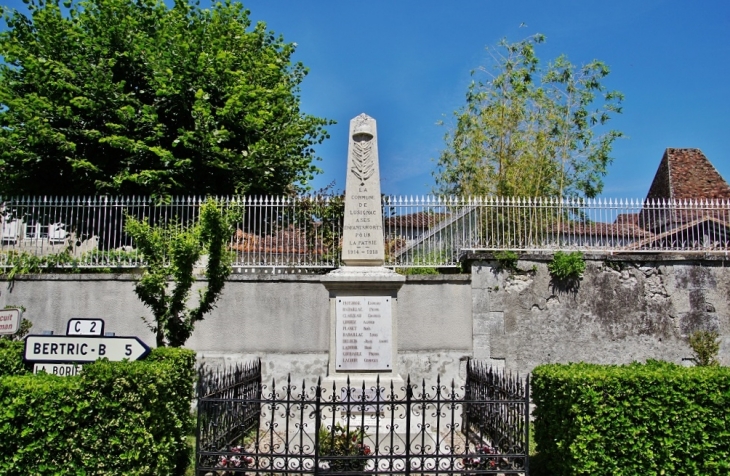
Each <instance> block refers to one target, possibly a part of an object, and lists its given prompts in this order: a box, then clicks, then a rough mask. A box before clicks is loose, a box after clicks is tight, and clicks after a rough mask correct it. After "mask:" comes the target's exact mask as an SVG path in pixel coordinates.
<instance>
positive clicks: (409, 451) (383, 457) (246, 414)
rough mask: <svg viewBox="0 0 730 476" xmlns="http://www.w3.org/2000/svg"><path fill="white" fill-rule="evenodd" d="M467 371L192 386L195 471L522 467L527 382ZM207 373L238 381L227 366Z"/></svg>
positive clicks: (480, 369) (517, 470)
mask: <svg viewBox="0 0 730 476" xmlns="http://www.w3.org/2000/svg"><path fill="white" fill-rule="evenodd" d="M236 372H237V374H238V375H239V376H245V372H241V371H240V369H239V370H237V371H236ZM467 374H468V375H469V376H468V377H467V382H466V384H465V386H458V385H456V383H455V382H454V381H452V382H451V383H450V384H442V383H441V381H440V379H438V378H437V380H436V382H435V385H428V384H426V382H425V381H422V382H421V383H419V384H415V383H412V382H411V380H410V378H408V379H407V380H406V382H405V383H404V382H401V383H400V384H398V385H396V384H394V382H393V381H392V380H390V379H387V380H386V379H383V380H382V381H381V380H380V378H379V377H378V378H376V379H375V380H373V381H371V382H370V383H369V384H366V383H365V382H362V383H360V382H358V383H355V382H351V381H350V380H349V378H348V379H347V380H346V381H341V382H340V383H339V384H338V383H336V382H333V383H332V384H331V385H326V386H325V385H323V384H322V383H321V381H318V382H317V383H316V385H314V386H312V387H311V388H307V386H306V382H302V384H301V386H299V385H297V384H294V383H292V382H291V380H290V379H288V380H287V381H286V382H285V383H284V384H283V385H281V386H280V387H277V385H276V382H273V381H272V383H271V385H270V386H264V387H263V391H261V392H260V393H258V396H255V395H254V394H255V392H247V391H243V390H241V391H238V392H237V394H238V396H223V395H220V394H219V393H215V392H213V393H209V394H207V395H206V394H205V392H199V398H198V405H197V408H198V422H199V424H198V434H197V444H198V446H197V452H196V468H195V470H196V474H198V475H204V474H209V473H211V472H213V474H215V472H218V474H241V475H242V474H249V475H251V474H299V475H304V474H332V475H336V474H343V475H344V474H363V473H364V472H367V473H375V474H398V475H400V474H406V475H407V474H423V475H425V474H429V475H430V474H452V475H453V474H465V475H475V474H513V475H517V474H521V475H527V474H529V447H528V441H529V411H530V401H529V388H528V387H529V382H528V381H526V380H525V381H523V380H520V379H518V378H513V377H510V376H508V375H505V374H504V373H503V372H495V371H492V370H491V369H489V368H486V367H484V366H480V365H477V364H474V363H473V362H470V363H469V365H468V370H467ZM211 375H218V377H216V379H217V380H218V381H228V382H231V383H230V384H229V385H226V386H225V387H226V388H228V389H234V388H236V387H237V385H236V384H235V380H236V377H235V376H234V375H233V374H232V373H231V372H230V371H228V372H227V371H225V370H223V371H220V373H219V374H215V373H213V374H211ZM241 387H242V388H245V384H244V383H241ZM254 415H255V417H254ZM236 422H238V423H239V424H238V425H237V424H236ZM211 429H213V430H211ZM220 435H226V436H225V437H221V436H220Z"/></svg>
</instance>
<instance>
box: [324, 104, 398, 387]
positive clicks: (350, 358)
mask: <svg viewBox="0 0 730 476" xmlns="http://www.w3.org/2000/svg"><path fill="white" fill-rule="evenodd" d="M377 137H378V136H377V129H376V125H375V119H373V118H372V117H370V116H368V115H366V114H360V115H359V116H357V117H355V118H354V119H352V120H351V121H350V137H349V146H348V154H347V179H346V183H345V220H344V229H343V232H342V262H343V263H344V266H342V267H340V268H339V269H337V270H335V271H332V272H331V273H329V274H327V275H326V276H324V277H323V278H322V284H324V286H325V287H326V288H327V290H328V291H329V295H330V316H331V318H330V358H329V375H330V376H334V377H335V378H340V377H338V374H339V375H340V376H342V377H346V376H347V375H350V374H352V373H366V374H367V373H369V374H370V375H371V376H372V374H373V373H386V374H388V376H389V377H391V378H400V377H399V376H398V359H397V357H398V350H397V346H396V342H397V327H396V312H397V309H396V303H397V300H398V289H400V287H401V286H402V285H403V283H404V282H405V277H404V276H401V275H399V274H397V273H395V272H393V271H392V270H390V269H388V268H385V267H384V266H383V264H384V262H385V246H384V243H385V240H384V235H383V211H382V208H381V197H380V167H379V163H378V139H377ZM343 374H346V375H343Z"/></svg>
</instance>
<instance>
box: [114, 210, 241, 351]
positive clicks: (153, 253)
mask: <svg viewBox="0 0 730 476" xmlns="http://www.w3.org/2000/svg"><path fill="white" fill-rule="evenodd" d="M235 219H236V216H235V208H229V209H228V210H226V211H222V210H221V207H220V205H219V204H218V203H217V202H216V201H215V200H212V199H209V200H207V201H206V202H205V203H204V204H203V205H202V206H201V208H200V218H199V220H198V221H197V222H195V224H193V225H190V226H187V227H186V226H181V225H180V224H179V223H169V224H167V225H165V226H150V225H149V224H148V223H146V222H144V221H141V220H137V219H135V218H133V217H129V218H128V219H127V223H126V226H125V230H126V232H127V233H129V234H130V235H131V236H132V238H133V239H134V242H135V245H136V246H137V249H138V250H139V251H140V253H141V254H142V255H143V256H144V259H145V261H146V268H145V270H144V272H143V274H142V277H141V278H140V279H139V281H138V282H137V284H136V286H135V292H136V293H137V296H138V297H139V299H140V300H141V301H142V302H143V303H144V304H145V305H146V306H147V307H149V308H150V309H151V310H152V314H153V315H154V323H151V322H147V324H148V325H149V326H150V329H152V331H153V332H154V333H155V335H156V339H157V346H158V347H161V346H164V345H169V346H171V347H180V346H182V345H184V344H185V342H186V341H187V340H188V339H189V338H190V336H191V335H192V333H193V330H194V328H195V323H196V322H198V321H201V320H202V319H203V316H204V315H205V314H207V313H208V312H210V311H211V310H212V309H213V308H214V307H215V303H216V301H217V300H218V298H219V297H220V294H221V292H222V291H223V286H224V285H225V281H226V278H227V277H228V276H229V275H230V273H231V266H230V264H231V258H232V254H231V252H230V251H229V250H228V248H227V244H228V242H229V240H230V237H231V235H232V234H233V223H234V221H235ZM203 255H205V256H206V264H205V277H206V278H207V285H206V286H204V287H203V288H202V289H201V290H200V291H199V296H198V300H197V305H195V306H194V307H188V298H189V297H190V290H191V288H192V285H193V283H195V281H196V280H195V275H194V267H195V264H196V263H197V262H198V261H199V260H200V258H201V256H203Z"/></svg>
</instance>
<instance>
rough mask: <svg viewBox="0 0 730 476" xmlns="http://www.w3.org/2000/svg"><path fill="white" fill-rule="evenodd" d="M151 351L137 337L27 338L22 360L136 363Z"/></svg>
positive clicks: (43, 336) (44, 336)
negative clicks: (106, 360) (126, 360)
mask: <svg viewBox="0 0 730 476" xmlns="http://www.w3.org/2000/svg"><path fill="white" fill-rule="evenodd" d="M149 352H150V348H149V347H147V345H145V343H144V342H142V341H141V340H139V338H137V337H81V336H78V337H77V336H46V335H40V336H28V337H26V338H25V352H24V354H23V357H24V358H25V360H26V361H28V362H93V361H95V360H97V359H101V358H105V357H106V358H107V359H109V360H113V361H121V360H124V359H129V360H139V359H141V358H143V357H145V356H146V355H147V354H148V353H149Z"/></svg>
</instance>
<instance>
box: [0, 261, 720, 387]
mask: <svg viewBox="0 0 730 476" xmlns="http://www.w3.org/2000/svg"><path fill="white" fill-rule="evenodd" d="M488 258H489V257H487V256H485V257H482V258H480V257H478V256H477V257H475V260H474V261H473V262H472V267H471V270H472V272H471V275H469V274H464V275H438V276H428V275H427V276H408V277H407V280H406V283H405V284H404V285H403V287H402V288H401V289H400V291H399V292H398V303H397V306H398V312H397V334H396V335H397V346H398V359H399V362H398V366H399V368H400V369H401V374H402V376H403V377H405V376H406V374H410V375H411V377H412V378H415V379H421V378H425V379H427V380H430V381H432V380H433V379H434V378H435V375H436V374H437V373H438V374H439V375H441V377H442V379H445V380H447V381H448V380H450V379H451V378H457V379H459V378H463V375H464V373H463V371H464V363H465V360H466V358H468V357H475V358H478V359H486V360H490V361H491V362H492V363H493V364H496V365H499V366H504V367H506V368H507V369H509V370H513V371H518V372H520V373H522V374H524V373H527V372H530V371H531V370H532V369H533V368H534V367H535V366H536V365H539V364H541V363H544V362H571V361H573V362H575V361H589V362H599V363H628V362H631V361H633V360H645V359H648V358H654V359H664V360H669V361H672V362H676V363H679V364H681V363H683V359H685V358H688V357H690V356H691V351H690V349H689V347H688V346H687V344H686V336H687V335H688V333H690V332H691V331H692V330H695V329H701V328H705V329H716V330H718V331H720V333H721V340H722V343H721V349H720V358H721V361H722V363H723V364H725V365H730V317H729V316H730V268H728V267H727V262H725V261H722V260H702V261H696V260H690V259H681V258H676V257H675V258H674V259H660V258H658V257H638V258H637V257H636V256H633V257H632V256H627V257H624V259H619V258H618V257H613V258H612V259H611V261H605V257H600V256H599V257H592V258H590V259H588V260H587V269H586V272H585V275H584V278H583V279H582V280H581V281H580V285H579V286H578V287H577V288H574V289H565V288H564V287H561V286H556V285H555V283H553V282H552V281H551V279H550V275H549V273H548V270H547V263H548V258H549V257H543V256H531V257H523V258H522V259H521V260H520V261H519V263H518V267H519V270H518V271H516V272H507V271H503V270H502V271H500V270H498V269H497V266H496V262H494V261H490V260H489V259H488ZM329 297H330V295H329V292H328V291H327V289H326V288H325V286H324V285H323V284H322V283H321V282H320V276H316V275H257V274H253V275H233V276H232V277H231V279H230V281H229V282H228V283H227V284H226V287H225V289H224V292H223V296H222V298H221V300H220V302H219V303H218V306H217V307H216V309H215V310H214V311H213V312H212V314H210V315H209V316H208V317H207V318H206V319H205V320H204V321H203V322H200V323H199V324H198V325H197V326H196V330H195V333H194V334H193V336H192V338H191V339H190V341H188V347H190V348H193V349H195V350H197V351H198V352H199V356H200V358H201V360H204V361H207V362H211V363H216V364H225V363H232V362H236V361H241V360H247V359H250V358H256V357H260V358H261V359H262V361H263V364H264V371H265V378H267V379H268V378H271V377H276V378H277V379H279V380H280V379H282V378H285V377H286V375H287V374H288V373H291V374H292V378H293V379H295V380H301V379H311V380H314V379H316V378H317V377H324V376H326V374H327V366H328V359H329V355H328V350H329V332H330V315H329ZM10 304H12V305H23V306H25V307H26V308H27V312H26V317H28V318H30V319H31V320H32V322H33V332H34V333H40V332H41V331H44V330H52V331H54V333H56V334H64V333H65V331H66V327H65V326H66V322H67V321H68V319H70V318H72V317H85V318H102V319H104V320H105V322H106V330H107V331H111V332H115V333H116V335H137V336H139V337H141V338H142V339H143V340H144V341H145V342H147V343H148V344H153V343H154V336H153V334H152V333H151V332H150V330H149V329H148V328H147V326H146V325H145V323H144V322H143V320H142V319H141V316H150V313H149V311H148V310H147V309H146V308H145V307H144V306H143V305H142V304H141V303H140V301H139V300H138V299H137V297H136V295H135V294H134V276H133V275H98V274H92V275H41V276H28V277H20V278H18V279H16V280H15V281H14V282H13V283H12V286H10V285H8V286H5V285H3V286H0V305H3V306H4V305H10ZM685 362H686V361H685Z"/></svg>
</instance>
